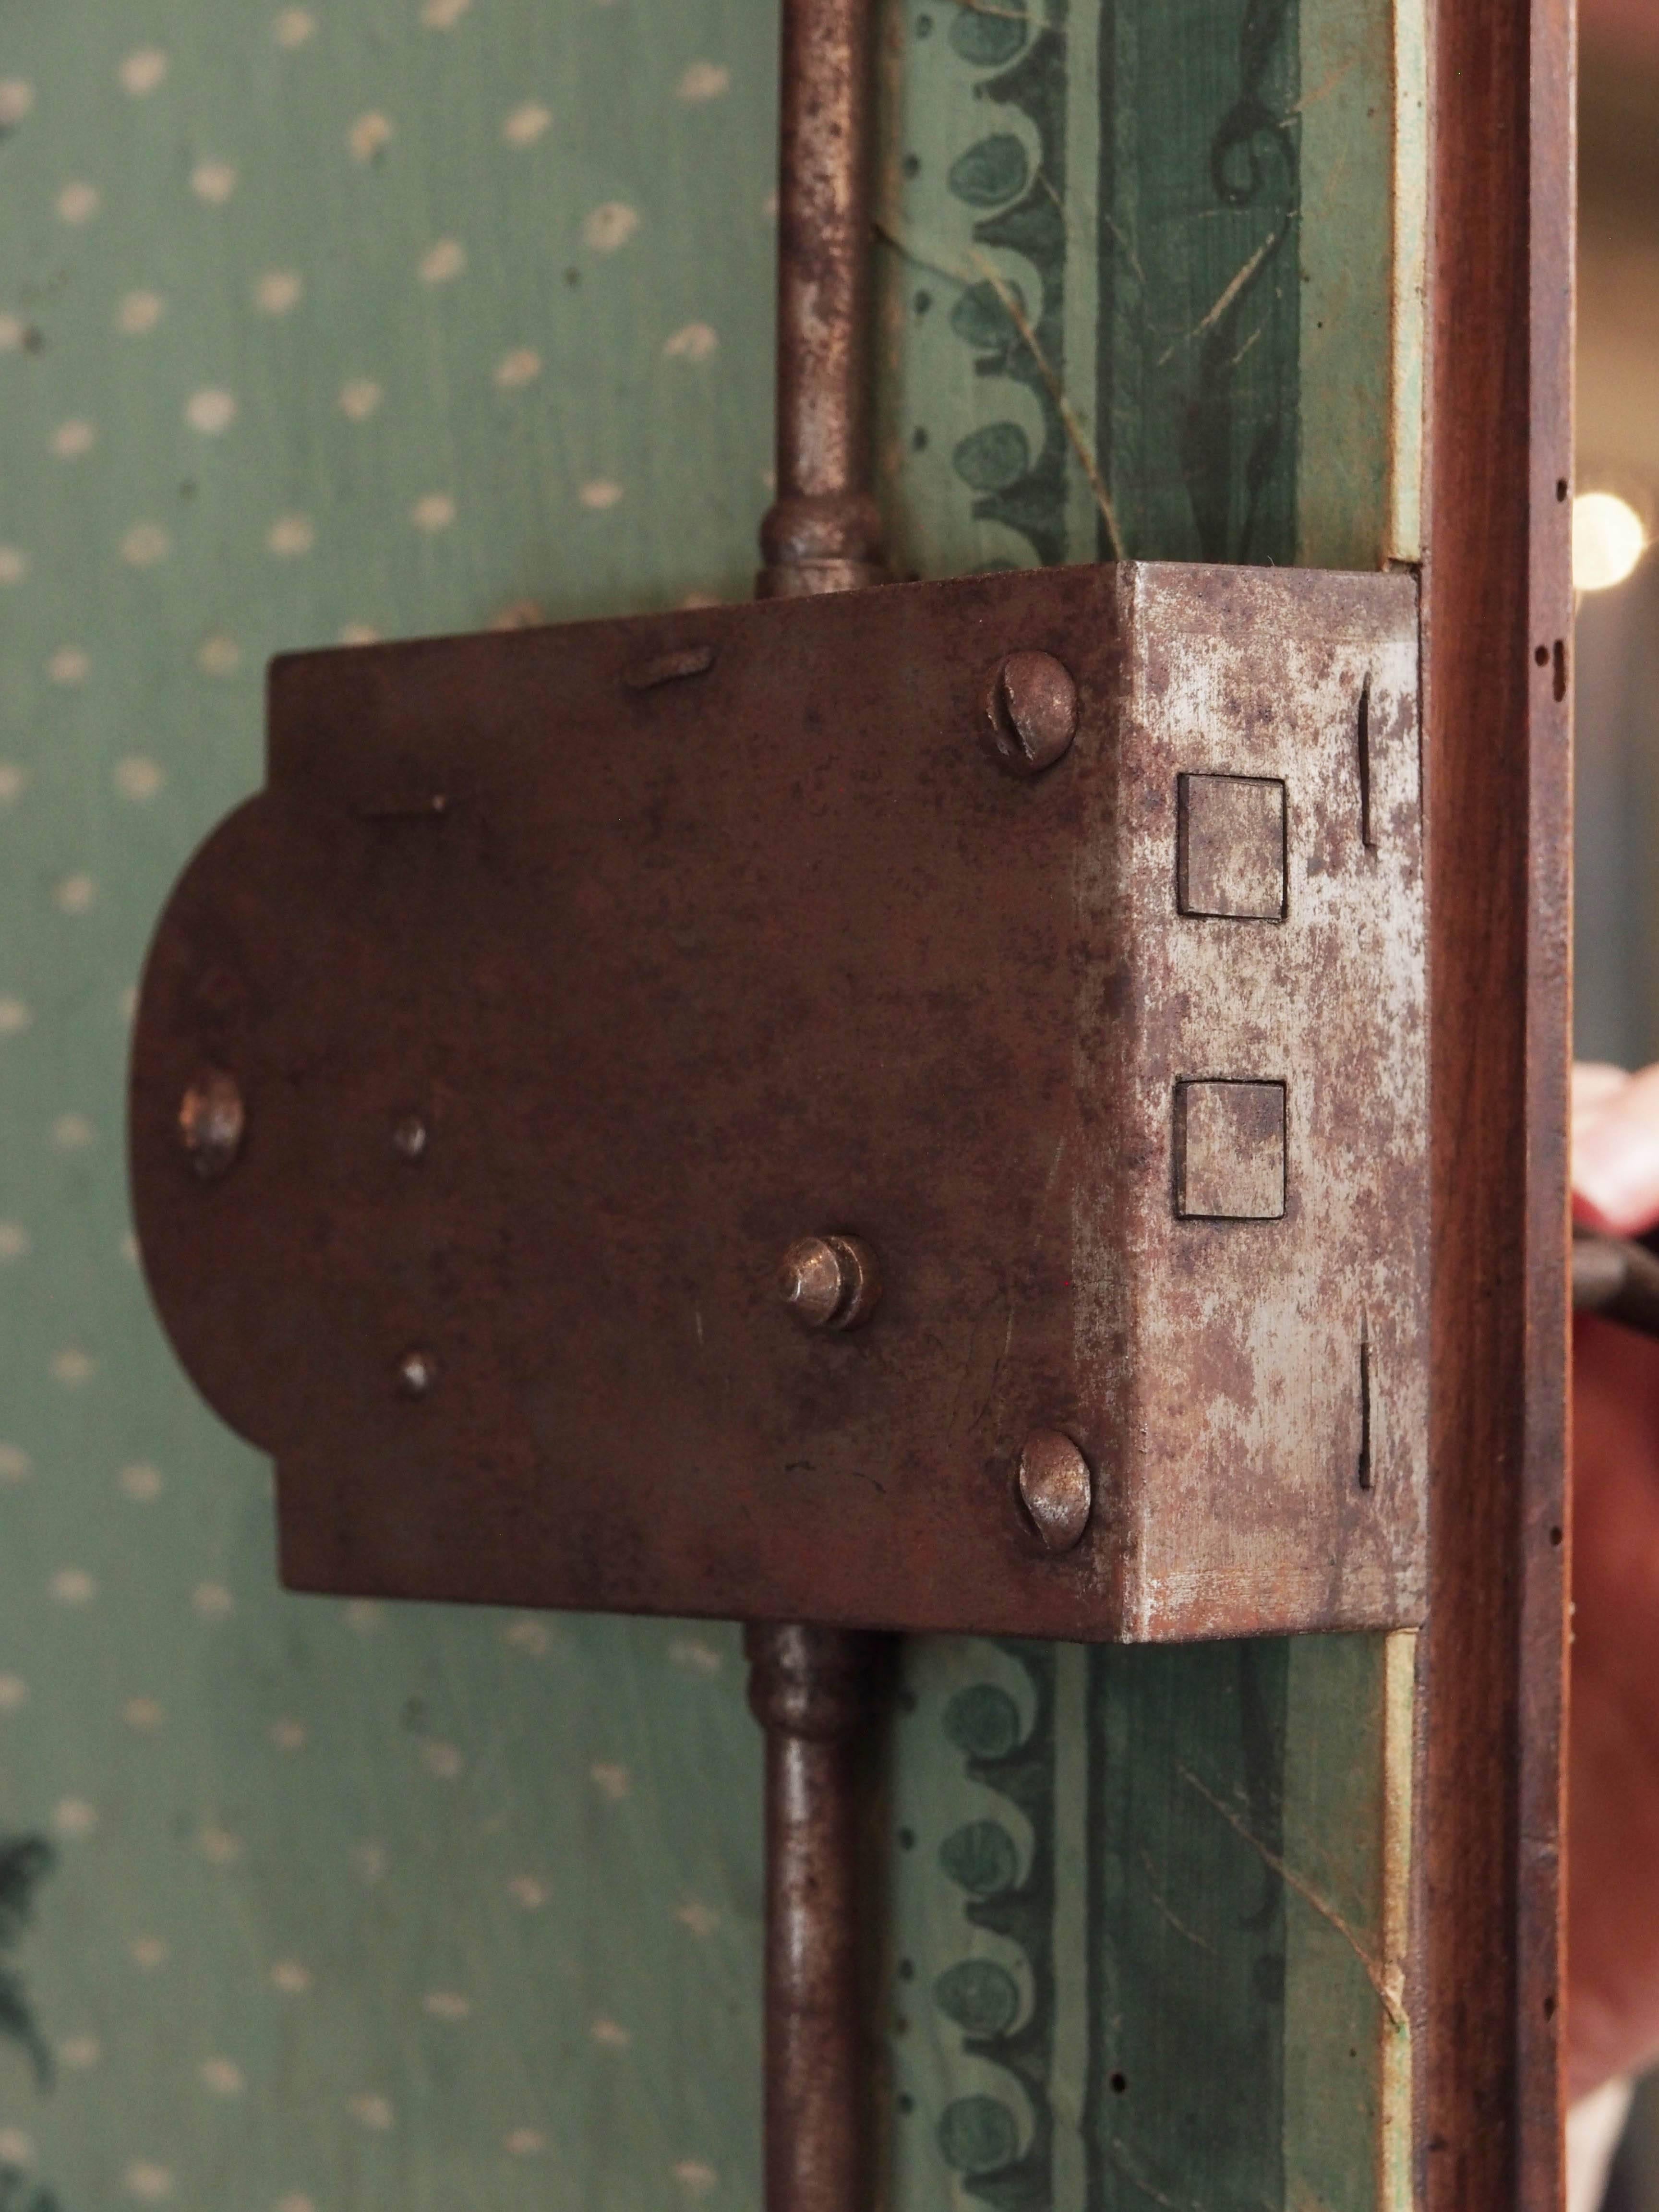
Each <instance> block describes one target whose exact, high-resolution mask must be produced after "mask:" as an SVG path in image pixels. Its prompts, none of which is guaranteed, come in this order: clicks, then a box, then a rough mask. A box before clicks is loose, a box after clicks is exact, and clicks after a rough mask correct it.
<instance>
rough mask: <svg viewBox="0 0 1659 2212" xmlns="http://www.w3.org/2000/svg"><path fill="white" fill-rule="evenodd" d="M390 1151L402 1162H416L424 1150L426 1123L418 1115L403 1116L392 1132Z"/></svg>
mask: <svg viewBox="0 0 1659 2212" xmlns="http://www.w3.org/2000/svg"><path fill="white" fill-rule="evenodd" d="M425 1150H426V1123H425V1122H424V1121H422V1119H421V1117H420V1115H418V1114H405V1115H404V1117H403V1119H402V1121H399V1122H398V1124H397V1126H396V1127H394V1128H393V1130H392V1151H393V1152H396V1153H397V1155H398V1158H399V1159H402V1160H418V1159H419V1158H420V1157H421V1154H422V1152H424V1151H425Z"/></svg>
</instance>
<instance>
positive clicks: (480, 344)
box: [0, 0, 1410, 2212]
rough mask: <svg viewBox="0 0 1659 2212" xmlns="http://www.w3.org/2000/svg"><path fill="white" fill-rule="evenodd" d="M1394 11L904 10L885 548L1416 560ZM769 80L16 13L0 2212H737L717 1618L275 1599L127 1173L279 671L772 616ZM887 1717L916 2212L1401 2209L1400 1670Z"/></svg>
mask: <svg viewBox="0 0 1659 2212" xmlns="http://www.w3.org/2000/svg"><path fill="white" fill-rule="evenodd" d="M1393 21H1394V19H1393V18H1392V17H1391V15H1390V14H1389V9H1388V8H1387V6H1386V5H1385V4H1383V0H1300V4H1299V9H1298V7H1297V5H1296V4H1295V0H1176V4H1170V0H1096V4H1079V0H1048V6H1047V8H1046V10H1045V9H1041V8H1035V7H1034V8H1031V9H1030V10H1029V11H1028V9H1027V8H1026V7H1024V6H1022V5H1020V4H1018V0H999V4H997V5H992V4H991V0H967V3H966V4H963V0H944V4H939V0H890V4H889V5H888V6H887V8H886V10H885V13H884V21H883V84H884V149H883V156H882V174H881V187H880V192H879V203H880V224H881V230H882V234H883V238H884V244H883V246H882V248H881V342H880V354H881V433H880V456H879V459H880V477H881V483H882V488H883V492H884V498H885V500H886V502H887V505H888V507H889V509H890V513H891V516H892V518H893V523H894V539H895V544H896V548H897V553H898V560H899V562H900V565H901V566H902V568H905V569H907V570H908V571H910V572H913V573H922V574H945V573H950V572H951V571H954V570H957V569H962V568H975V567H982V566H986V565H989V564H992V563H997V562H1015V563H1025V562H1031V561H1034V560H1057V559H1073V560H1075V559H1093V558H1097V557H1099V556H1101V555H1102V554H1103V552H1107V551H1109V550H1111V549H1112V548H1113V547H1115V546H1121V547H1122V548H1123V549H1124V550H1128V551H1131V552H1133V553H1137V554H1143V555H1147V556H1160V555H1183V556H1186V555H1198V556H1206V557H1224V556H1225V557H1228V558H1240V559H1256V560H1266V559H1272V560H1277V561H1287V560H1291V559H1297V558H1300V559H1304V560H1309V559H1318V560H1326V561H1335V562H1358V563H1361V564H1364V563H1369V562H1375V561H1376V560H1378V559H1380V558H1382V557H1383V556H1384V555H1385V554H1387V553H1389V552H1399V551H1401V550H1410V548H1409V546H1408V545H1407V544H1405V543H1404V541H1403V538H1402V532H1401V527H1400V523H1399V517H1400V514H1401V498H1400V493H1399V483H1400V477H1401V471H1400V468H1399V466H1398V465H1397V448H1398V445H1399V440H1398V436H1397V426H1398V422H1399V420H1400V419H1401V412H1402V410H1401V397H1400V394H1401V382H1402V376H1401V368H1400V367H1399V363H1400V361H1401V357H1402V353H1401V327H1402V325H1401V319H1400V318H1399V317H1398V316H1396V315H1395V312H1394V309H1393V305H1392V301H1393V295H1394V290H1395V280H1394V274H1393V260H1392V257H1393V254H1394V251H1395V247H1394V240H1395V229H1396V228H1397V223H1396V220H1395V214H1394V213H1393V212H1391V210H1394V209H1395V206H1396V202H1397V195H1395V194H1394V193H1393V191H1392V186H1391V174H1392V166H1393V164H1394V162H1395V134H1394V122H1393V118H1394V113H1395V103H1394V94H1393V91H1392V88H1391V72H1392V71H1393V70H1394V68H1395V60H1394V52H1395V45H1396V44H1397V40H1396V39H1395V36H1394V31H1393ZM774 37H775V25H774V21H773V19H772V15H771V12H770V11H769V9H758V8H755V7H746V8H745V7H739V6H737V5H734V4H732V0H682V4H680V5H679V6H678V7H676V8H674V9H668V8H666V7H665V6H663V5H661V4H660V0H610V4H596V0H423V4H422V0H315V3H314V4H313V5H310V6H307V7H293V6H288V7H277V6H275V5H272V4H269V0H215V4H212V5H210V4H209V0H142V4H137V5H134V4H130V0H129V4H122V5H118V4H116V0H55V4H53V5H50V6H49V5H48V4H46V0H9V4H8V5H6V6H4V7H3V8H0V1133H3V1142H0V1594H3V1605H0V1827H3V1831H4V1832H5V1835H6V1836H7V1837H9V1838H10V1839H11V1840H10V1845H9V1848H8V1849H6V1850H3V1851H0V1948H4V1949H5V1951H6V1953H7V1960H6V1966H5V1978H0V2212H90V2208H93V2207H97V2208H100V2212H101V2208H104V2207H108V2206H113V2205H117V2204H118V2203H127V2202H131V2203H165V2204H168V2205H174V2206H178V2207H180V2208H198V2207H199V2208H201V2212H210V2208H215V2207H220V2206H222V2205H224V2204H226V2203H234V2204H236V2205H237V2206H238V2207H239V2208H245V2212H264V2208H269V2212H345V2208H351V2212H380V2208H381V2207H386V2208H388V2212H389V2209H390V2208H391V2207H392V2206H394V2205H395V2206H397V2207H398V2208H399V2212H450V2208H454V2207H459V2206H461V2205H467V2206H471V2205H475V2204H478V2203H488V2204H489V2205H491V2206H500V2207H501V2208H504V2212H511V2208H513V2207H515V2206H520V2205H522V2206H525V2207H528V2206H531V2205H532V2204H533V2205H536V2206H538V2207H545V2206H550V2205H557V2206H564V2205H569V2206H572V2207H574V2206H576V2205H578V2204H580V2205H581V2206H582V2207H583V2208H584V2212H586V2208H590V2207H592V2206H594V2205H596V2204H597V2205H599V2206H601V2207H603V2206H605V2205H611V2204H615V2205H617V2206H618V2207H620V2206H623V2205H626V2206H628V2207H629V2208H630V2212H632V2208H635V2207H639V2206H646V2205H657V2206H663V2207H669V2208H673V2207H680V2206H696V2205H700V2204H707V2205H709V2206H711V2207H720V2206H722V2205H730V2206H732V2207H747V2206H751V2205H754V2204H755V2203H757V2201H758V2170H759V2169H758V2157H757V2148H758V2146H757V2130H758V2062H759V2049H758V2045H759V2019H758V1988H757V1973H758V1913H759V1882H760V1864H759V1832H758V1809H759V1800H758V1748H757V1743H756V1741H755V1737H754V1731H753V1729H752V1727H751V1724H750V1722H749V1720H748V1718H747V1716H746V1713H745V1711H744V1705H743V1694H742V1692H743V1684H742V1673H741V1663H740V1660H739V1656H738V1646H737V1642H736V1638H735V1637H734V1635H733V1634H732V1632H731V1631H730V1630H729V1629H727V1628H726V1627H723V1626H706V1625H704V1626H686V1625H684V1624H652V1623H638V1622H620V1621H601V1620H555V1619H551V1618H533V1619H532V1618H521V1617H511V1616H509V1617H501V1616H495V1615H489V1614H483V1613H465V1612H462V1611H459V1610H457V1609H449V1608H394V1607H363V1606H356V1607H354V1606H346V1605H337V1604H332V1603H328V1602H325V1601H314V1600H303V1599H298V1598H294V1597H290V1596H287V1595H283V1594H281V1593H280V1592H278V1591H277V1589H276V1584H275V1575H274V1566H273V1552H272V1542H271V1529H270V1498H269V1484H268V1480H267V1477H266V1474H265V1472H264V1468H263V1467H262V1466H261V1465H260V1463H259V1462H257V1461H256V1460H254V1459H253V1458H252V1456H251V1455H247V1454H246V1453H245V1452H243V1451H241V1450H240V1449H239V1448H238V1447H237V1446H235V1445H234V1443H232V1442H231V1441H230V1440H228V1438H227V1437H225V1436H224V1435H223V1433H222V1431H220V1430H219V1429H218V1428H217V1426H216V1425H215V1424H214V1422H213V1421H212V1420H211V1419H210V1417H209V1416H208V1415H207V1414H206V1413H204V1411H203V1410H202V1409H201V1408H200V1407H197V1405H196V1404H195V1402H194V1401H193V1400H192V1399H191V1395H190V1394H189V1392H188V1390H187V1389H186V1387H185V1385H184V1384H183V1383H182V1382H181V1381H180V1379H179V1376H177V1374H176V1372H175V1371H174V1370H173V1366H172V1364H171V1362H170V1360H169V1358H168V1355H167V1351H166V1348H165V1346H163V1345H162V1343H161V1340H160V1339H159V1335H158V1333H157V1331H156V1329H155V1325H154V1322H152V1320H151V1318H150V1316H149V1312H148V1310H147V1307H146V1304H145V1301H144V1298H143V1291H142V1286H141V1285H140V1284H139V1281H138V1279H137V1273H136V1270H135V1268H134V1267H133V1263H132V1255H131V1246H130V1243H129V1242H128V1239H127V1232H126V1228H125V1205H124V1197H123V1189H122V1175H121V1165H120V1138H119V1123H120V1114H121V1081H122V1060H123V1054H124V1049H125V1022H126V1018H127V1015H128V1012H129V1006H130V999H129V994H130V992H131V985H132V982H133V980H134V977H135V975H136V972H137V963H138V960H139V958H140V957H141V954H142V950H143V941H144V937H145V934H146V932H147V929H148V927H149V922H150V921H151V918H152V917H153V915H154V914H155V910H156V908H157V907H158V906H159V903H160V901H161V897H162V896H163V895H164V892H165V890H166V889H167V885H168V884H169V882H170V880H171V878H172V877H173V875H174V873H175V872H177V869H178V867H179V865H180V864H181V862H182V860H183V859H184V857H185V854H186V853H187V852H188V850H189V848H190V847H191V844H192V843H193V842H194V841H195V840H196V839H197V837H198V836H200V835H202V834H203V833H204V831H205V829H207V828H208V827H209V826H210V824H211V823H212V822H213V821H214V820H215V819H216V818H217V817H218V816H219V815H220V814H221V813H222V812H223V811H225V809H226V808H227V807H228V805H231V804H232V803H234V800H235V799H237V798H238V797H239V796H240V795H241V794H242V793H244V792H245V791H246V790H247V789H249V788H250V787H252V784H253V783H254V782H255V781H257V778H258V758H259V743H260V696H259V695H260V672H261V669H262V666H263V663H264V659H266V657H267V656H268V655H269V654H270V653H272V652H275V651H276V650H279V649H283V648H284V647H293V646H300V645H307V644H314V643H317V642H319V641H326V640H329V639H333V638H337V637H346V638H349V637H353V636H360V635H368V634H369V633H370V632H374V633H376V634H380V635H398V634H409V633H417V632H421V631H433V630H441V629H464V628H474V627H480V626H484V625H487V624H489V623H494V622H520V621H526V620H535V619H538V618H547V619H560V618H564V617H573V616H577V615H587V614H593V613H608V612H622V611H629V610H632V609H637V608H641V607H649V606H653V605H667V604H673V603H676V602H678V601H684V600H685V599H691V598H694V597H698V596H708V597H714V598H735V597H741V596H744V594H745V593H746V592H747V589H748V586H749V578H750V572H751V568H752V562H753V544H754V532H755V528H756V525H757V521H758V519H759V515H760V513H761V512H762V510H763V507H764V505H765V502H766V498H767V489H766V469H767V465H768V460H769V452H768V446H769V434H768V422H769V386H770V313H771V253H772V246H773V236H772V224H771V216H770V192H771V185H772V176H771V170H772V160H773V155H772V133H773V116H774V105H775V87H774V82H773V78H774V70H775V58H774ZM1406 327H1407V331H1408V328H1409V317H1407V319H1406ZM1409 353H1410V349H1409V345H1407V346H1406V348H1405V357H1406V358H1407V365H1408V366H1409ZM1405 412H1406V414H1407V416H1408V414H1409V407H1408V405H1407V408H1406V410H1405ZM902 1676H903V1685H904V1686H903V1692H902V1697H901V1699H900V1701H899V1706H898V1710H897V1711H896V1714H895V1717H894V1722H893V1741H892V1760H891V1770H892V1776H893V1783H892V1816H893V1817H892V1864H891V1889H892V1906H893V1923H892V1928H891V1931H890V1951H891V1956H892V1960H893V1970H894V1978H893V1981H892V1984H891V1986H890V1991H889V1992H888V1997H887V2000H886V2002H885V2005H884V2011H885V2017H886V2024H887V2026H888V2027H889V2029H890V2054H891V2067H890V2073H891V2081H892V2094H893V2100H894V2104H893V2111H892V2113H891V2137H892V2149H893V2158H894V2191H893V2195H894V2201H895V2203H896V2205H898V2206H900V2207H904V2208H912V2209H913V2212H943V2208H945V2207H946V2206H951V2207H957V2206H960V2207H961V2208H962V2209H963V2212H969V2208H970V2207H971V2206H973V2205H975V2204H976V2203H983V2204H990V2205H993V2206H996V2207H999V2208H1002V2207H1006V2208H1009V2212H1015V2209H1016V2208H1026V2207H1030V2208H1036V2207H1045V2208H1046V2207H1048V2206H1053V2207H1054V2208H1056V2212H1060V2208H1066V2212H1070V2208H1073V2207H1076V2208H1084V2207H1087V2208H1089V2212H1109V2208H1110V2212H1115V2208H1119V2207H1124V2208H1128V2207H1134V2208H1143V2207H1151V2206H1154V2205H1161V2206H1166V2207H1168V2206H1173V2207H1180V2208H1183V2212H1184V2208H1187V2207H1189V2206H1190V2207H1194V2208H1198V2207H1200V2206H1201V2207H1202V2208H1204V2212H1218V2208H1225V2207H1231V2206H1233V2205H1237V2206H1239V2207H1241V2208H1243V2207H1245V2206H1249V2207H1250V2208H1251V2212H1259V2208H1260V2207H1261V2206H1263V2205H1266V2206H1267V2207H1270V2208H1275V2209H1276V2208H1278V2207H1279V2206H1280V2205H1283V2206H1285V2207H1287V2208H1295V2212H1303V2209H1304V2208H1309V2207H1313V2206H1320V2207H1327V2206H1328V2207H1330V2208H1332V2212H1336V2208H1339V2207H1341V2208H1346V2207H1350V2206H1352V2207H1354V2208H1363V2207H1369V2206H1371V2205H1373V2204H1377V2203H1384V2202H1392V2201H1397V2200H1398V2198H1399V2196H1400V2191H1401V2163H1400V2159H1399V2141H1400V2136H1399V2128H1400V2120H1401V2112H1402V2110H1403V2106H1402V2101H1401V2053H1402V2051H1403V2047H1404V2046H1403V2039H1402V2038H1401V2034H1400V2033H1399V2032H1398V2030H1397V2027H1395V2008H1397V1997H1396V1996H1395V1993H1394V1984H1393V1981H1392V1979H1391V1976H1392V1974H1393V1972H1394V1962H1395V1960H1396V1959H1397V1955H1398V1952H1399V1948H1400V1943H1401V1909H1400V1898H1401V1889H1402V1881H1401V1833H1402V1829H1401V1823H1402V1820H1403V1819H1404V1810H1403V1800H1402V1797H1401V1790H1400V1789H1399V1787H1398V1776H1399V1774H1400V1772H1401V1771H1402V1763H1401V1747H1402V1746H1403V1745H1404V1743H1405V1741H1406V1738H1407V1736H1408V1735H1409V1650H1408V1648H1407V1647H1406V1646H1403V1645H1401V1644H1396V1645H1395V1647H1394V1648H1393V1650H1392V1652H1390V1650H1389V1647H1386V1646H1385V1645H1383V1644H1382V1643H1380V1642H1378V1641H1376V1640H1367V1639H1340V1640H1338V1641H1336V1642H1334V1643H1331V1644H1294V1645H1285V1644H1260V1645H1255V1646H1240V1645H1228V1646H1218V1647H1214V1648H1213V1649H1211V1650H1202V1651H1197V1652H1168V1651H1160V1652H1118V1651H1097V1652H1085V1651H1083V1650H1076V1649H1056V1648H1051V1647H1038V1646H1019V1647H1014V1646H1000V1645H993V1644H984V1643H979V1642H975V1641H972V1640H957V1641H941V1642H930V1643H916V1644H912V1645H910V1646H908V1648H907V1650H906V1653H905V1656H904V1663H903V1668H902ZM1391 1782H1392V1784H1393V1785H1394V1786H1393V1787H1392V1788H1391V1786H1390V1785H1391Z"/></svg>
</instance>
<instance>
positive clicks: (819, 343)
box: [760, 0, 882, 596]
mask: <svg viewBox="0 0 1659 2212" xmlns="http://www.w3.org/2000/svg"><path fill="white" fill-rule="evenodd" d="M781 106H782V114H781V142H780V148H779V173H778V334H777V496H776V499H775V502H774V504H773V506H772V508H771V510H770V512H769V513H768V515H767V517H766V520H765V521H764V523H763V525H762V526H761V549H762V552H763V556H764V558H765V562H766V566H765V568H763V570H762V572H761V580H760V589H761V592H762V594H763V596H779V595H786V594H787V595H789V596H793V595H795V594H798V593H804V592H837V591H848V590H851V589H854V587H855V586H859V585H860V584H873V583H878V582H879V581H880V580H881V574H882V569H881V522H880V518H879V516H878V513H877V511H876V505H875V501H874V500H873V499H872V497H871V495H870V289H871V265H870V264H871V251H870V249H871V227H870V173H871V158H872V107H873V96H872V52H871V0H784V7H783V64H782V83H781Z"/></svg>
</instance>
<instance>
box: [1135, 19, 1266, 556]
mask: <svg viewBox="0 0 1659 2212" xmlns="http://www.w3.org/2000/svg"><path fill="white" fill-rule="evenodd" d="M1100 54H1101V96H1102V116H1103V129H1102V134H1101V173H1100V195H1101V208H1102V214H1103V221H1102V224H1101V261H1100V306H1101V323H1100V343H1099V346H1098V349H1097V378H1098V384H1097V425H1098V428H1097V437H1098V441H1099V445H1100V448H1101V450H1100V455H1099V460H1100V467H1101V471H1102V474H1103V477H1104V479H1105V481H1106V483H1107V484H1108V485H1109V489H1110V493H1111V497H1112V501H1113V507H1114V511H1115V516H1116V520H1117V523H1118V529H1119V533H1120V536H1121V539H1122V542H1123V548H1124V550H1125V551H1126V552H1127V553H1129V554H1131V555H1132V556H1134V557H1136V558H1139V559H1145V560H1200V561H1230V562H1280V563H1288V562H1291V561H1293V560H1294V559H1295V557H1296V474H1297V435H1296V425H1297V404H1298V382H1299V376H1298V357H1299V346H1300V312H1301V308H1300V301H1299V299H1298V297H1297V294H1298V291H1299V284H1298V282H1297V253H1296V240H1297V235H1298V224H1299V221H1300V165H1299V125H1298V123H1297V114H1296V107H1297V79H1298V75H1299V71H1298V68H1297V7H1296V0H1109V4H1108V7H1107V9H1106V20H1105V21H1104V22H1103V30H1102V37H1101V47H1100ZM1107 538H1108V533H1107V531H1106V526H1105V524H1104V521H1103V524H1102V532H1101V542H1100V551H1101V554H1102V556H1103V557H1109V555H1110V550H1111V549H1110V546H1109V544H1108V542H1107Z"/></svg>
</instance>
